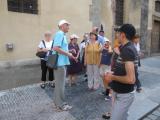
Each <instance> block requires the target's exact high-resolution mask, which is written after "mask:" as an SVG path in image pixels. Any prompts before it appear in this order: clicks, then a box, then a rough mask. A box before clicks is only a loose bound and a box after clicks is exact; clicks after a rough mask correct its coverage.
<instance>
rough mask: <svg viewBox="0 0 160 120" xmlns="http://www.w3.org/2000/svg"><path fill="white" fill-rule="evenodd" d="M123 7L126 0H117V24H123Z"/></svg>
mask: <svg viewBox="0 0 160 120" xmlns="http://www.w3.org/2000/svg"><path fill="white" fill-rule="evenodd" d="M123 9H124V0H116V16H115V22H116V23H115V24H116V25H117V26H120V25H122V24H123Z"/></svg>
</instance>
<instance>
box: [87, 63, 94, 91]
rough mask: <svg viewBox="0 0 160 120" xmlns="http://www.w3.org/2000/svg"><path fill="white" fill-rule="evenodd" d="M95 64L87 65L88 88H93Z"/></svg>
mask: <svg viewBox="0 0 160 120" xmlns="http://www.w3.org/2000/svg"><path fill="white" fill-rule="evenodd" d="M93 74H94V73H93V65H87V76H88V88H89V89H93Z"/></svg>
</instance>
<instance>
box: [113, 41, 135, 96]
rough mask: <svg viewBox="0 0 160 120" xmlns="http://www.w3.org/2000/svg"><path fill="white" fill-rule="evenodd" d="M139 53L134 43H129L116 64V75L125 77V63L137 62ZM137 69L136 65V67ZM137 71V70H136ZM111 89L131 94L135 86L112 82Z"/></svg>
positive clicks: (121, 50) (122, 48)
mask: <svg viewBox="0 0 160 120" xmlns="http://www.w3.org/2000/svg"><path fill="white" fill-rule="evenodd" d="M137 56H138V54H137V51H136V49H135V47H134V45H133V43H131V42H128V43H127V44H125V45H124V46H122V47H121V48H120V55H119V57H118V59H117V61H116V63H115V70H114V75H117V76H125V75H126V70H125V63H124V62H126V61H133V62H134V63H135V61H136V60H137ZM135 67H136V65H135ZM135 70H136V69H135ZM110 86H111V88H112V89H113V90H114V91H115V92H117V93H129V92H132V91H133V90H134V84H124V83H120V82H117V81H114V80H113V81H112V82H111V83H110Z"/></svg>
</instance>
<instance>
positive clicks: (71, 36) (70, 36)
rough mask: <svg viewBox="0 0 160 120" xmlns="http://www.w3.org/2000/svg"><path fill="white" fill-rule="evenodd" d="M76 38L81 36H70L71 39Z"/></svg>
mask: <svg viewBox="0 0 160 120" xmlns="http://www.w3.org/2000/svg"><path fill="white" fill-rule="evenodd" d="M74 38H77V39H78V38H79V36H77V35H76V34H72V35H71V36H70V39H74Z"/></svg>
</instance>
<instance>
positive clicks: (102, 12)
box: [0, 0, 160, 61]
mask: <svg viewBox="0 0 160 120" xmlns="http://www.w3.org/2000/svg"><path fill="white" fill-rule="evenodd" d="M147 1H148V2H146V0H79V1H76V0H67V1H66V0H0V61H16V60H22V59H35V58H36V56H35V53H36V49H37V45H38V44H39V42H40V40H42V39H43V33H44V32H45V31H47V30H51V31H52V32H53V33H55V32H56V31H57V30H58V27H57V24H58V21H59V20H60V19H67V20H68V21H69V22H70V23H71V26H70V32H69V34H68V35H70V34H72V33H76V34H78V35H79V36H80V37H81V39H80V40H82V36H83V34H84V33H86V32H90V31H91V29H92V27H93V26H98V27H99V26H100V25H101V24H102V25H103V27H104V30H105V35H106V37H108V38H109V39H110V40H111V41H113V39H114V27H117V26H120V25H122V24H123V23H132V24H133V25H134V26H135V27H136V29H137V31H138V33H140V34H141V39H142V40H141V46H142V49H143V50H144V52H145V53H146V54H147V55H151V54H152V53H158V52H160V0H147Z"/></svg>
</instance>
